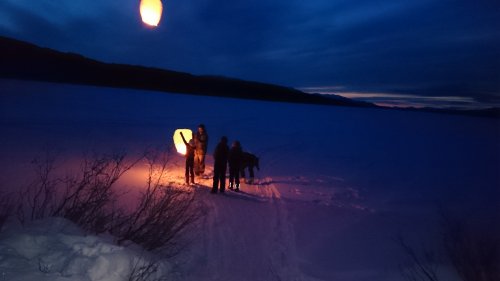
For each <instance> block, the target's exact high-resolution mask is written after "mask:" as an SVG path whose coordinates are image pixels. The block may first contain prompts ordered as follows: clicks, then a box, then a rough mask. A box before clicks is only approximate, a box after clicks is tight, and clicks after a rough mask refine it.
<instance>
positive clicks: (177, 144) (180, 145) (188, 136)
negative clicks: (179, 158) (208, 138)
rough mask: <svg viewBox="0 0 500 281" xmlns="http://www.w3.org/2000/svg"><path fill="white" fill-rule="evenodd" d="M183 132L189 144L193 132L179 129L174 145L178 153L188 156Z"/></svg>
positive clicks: (175, 133) (176, 131)
mask: <svg viewBox="0 0 500 281" xmlns="http://www.w3.org/2000/svg"><path fill="white" fill-rule="evenodd" d="M181 132H182V134H183V135H184V138H185V139H186V141H187V142H189V140H191V139H192V138H193V132H192V131H191V130H189V129H177V130H175V132H174V144H175V149H176V150H177V152H178V153H180V154H182V155H186V145H185V144H184V142H183V141H182V137H181Z"/></svg>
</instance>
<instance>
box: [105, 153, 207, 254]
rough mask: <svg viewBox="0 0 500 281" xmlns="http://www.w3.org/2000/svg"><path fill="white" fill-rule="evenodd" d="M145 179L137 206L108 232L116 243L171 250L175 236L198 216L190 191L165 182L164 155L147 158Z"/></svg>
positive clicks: (175, 243) (174, 244) (199, 213)
mask: <svg viewBox="0 0 500 281" xmlns="http://www.w3.org/2000/svg"><path fill="white" fill-rule="evenodd" d="M147 160H148V168H149V173H148V180H147V186H146V189H145V191H144V192H142V194H141V197H140V199H139V203H138V205H137V207H136V208H135V209H134V210H133V211H132V212H130V213H129V214H128V215H126V216H124V218H123V219H122V221H121V222H120V223H119V224H117V225H115V227H114V229H112V231H111V232H112V234H113V235H115V236H117V237H118V241H117V242H118V243H119V244H123V243H125V242H126V241H132V242H134V243H137V244H139V245H141V246H142V247H144V248H145V249H147V250H165V249H169V250H170V254H175V253H173V252H172V250H174V249H176V248H177V247H178V246H179V244H178V242H179V241H177V240H176V239H175V238H176V237H178V236H180V234H181V233H182V232H183V231H185V230H186V229H187V228H188V227H189V226H190V225H192V224H193V223H194V222H196V221H197V220H198V219H199V217H200V216H201V212H200V211H199V208H197V206H196V198H195V193H194V190H193V189H192V188H191V189H190V188H179V187H174V186H172V185H165V184H163V183H162V179H163V178H164V177H165V175H166V172H167V169H166V167H167V162H168V154H165V153H162V154H158V153H156V154H154V155H150V157H147Z"/></svg>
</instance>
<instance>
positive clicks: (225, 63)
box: [0, 0, 500, 104]
mask: <svg viewBox="0 0 500 281" xmlns="http://www.w3.org/2000/svg"><path fill="white" fill-rule="evenodd" d="M163 3H164V8H165V10H164V17H163V19H162V22H161V23H160V27H159V28H157V29H153V30H152V29H150V28H146V27H145V26H143V25H142V24H141V21H140V16H139V12H138V6H139V1H138V0H120V1H114V0H101V1H86V0H72V1H68V0H38V1H30V0H3V1H2V2H1V3H0V34H1V35H6V36H11V37H15V38H18V39H22V40H27V41H31V42H33V43H36V44H40V45H43V46H46V47H51V48H55V49H59V50H62V51H72V52H77V53H81V54H83V55H86V56H89V57H92V58H96V59H100V60H104V61H108V62H119V63H132V64H141V65H147V66H155V67H162V68H169V69H174V70H179V71H187V72H191V73H196V74H214V75H225V76H231V77H237V78H242V79H249V80H257V81H263V82H271V83H277V84H282V85H287V86H292V87H314V86H324V85H339V86H342V87H346V88H348V89H350V90H351V91H353V92H384V93H385V92H387V93H396V94H405V95H419V96H420V95H421V96H461V97H472V98H474V99H476V100H480V101H481V102H482V103H491V104H498V102H499V99H500V98H499V96H500V47H499V46H500V30H499V29H498V26H500V3H499V2H498V1H492V0H478V1H469V0H453V1H452V0H443V1H430V0H382V1H372V0H355V1H353V0H315V1H302V0H276V1H267V0H255V1H246V0H217V1H215V0H192V1H173V0H171V1H165V0H164V1H163Z"/></svg>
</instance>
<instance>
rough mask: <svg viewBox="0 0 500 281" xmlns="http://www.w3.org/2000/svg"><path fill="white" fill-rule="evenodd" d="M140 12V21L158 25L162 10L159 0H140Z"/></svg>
mask: <svg viewBox="0 0 500 281" xmlns="http://www.w3.org/2000/svg"><path fill="white" fill-rule="evenodd" d="M139 9H140V12H141V18H142V21H143V22H144V23H145V24H147V25H151V26H158V23H159V22H160V19H161V14H162V12H163V5H162V4H161V1H160V0H141V5H140V8H139Z"/></svg>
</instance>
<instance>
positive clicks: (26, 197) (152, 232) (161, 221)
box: [0, 152, 201, 255]
mask: <svg viewBox="0 0 500 281" xmlns="http://www.w3.org/2000/svg"><path fill="white" fill-rule="evenodd" d="M139 161H147V165H148V168H149V171H148V176H147V178H146V187H145V189H144V191H143V192H142V193H141V195H140V197H139V198H138V203H137V205H136V206H135V208H134V207H133V208H124V206H123V204H121V202H119V197H120V195H122V194H119V193H118V192H117V190H118V189H117V188H115V185H116V183H117V181H118V180H119V179H120V178H121V177H122V176H123V175H124V174H125V173H126V172H127V171H129V170H130V169H131V168H133V167H134V166H135V165H136V164H137V163H138V162H139ZM33 164H34V166H35V172H36V180H35V181H34V182H33V183H32V184H30V185H29V186H28V187H27V188H25V189H22V191H21V192H20V193H19V203H18V206H17V207H16V210H17V214H18V219H19V220H20V221H21V222H22V223H24V222H25V221H26V220H37V219H41V218H44V217H48V216H56V217H64V218H66V219H68V220H70V221H72V222H74V223H76V224H77V225H79V226H80V227H82V228H83V229H85V230H87V231H89V232H93V233H96V234H99V233H103V232H109V233H110V234H112V235H114V236H115V237H116V241H117V243H119V244H124V243H126V242H127V241H132V242H134V243H136V244H139V245H141V246H142V247H143V248H144V249H146V250H159V251H160V250H161V251H162V253H168V254H169V255H174V254H175V253H176V252H177V251H178V250H179V249H180V248H181V243H180V239H176V238H178V237H179V236H181V235H182V233H183V231H185V230H186V229H187V228H188V227H189V226H190V225H192V224H193V223H194V222H196V220H197V219H198V218H199V217H200V216H201V212H200V211H199V209H198V208H197V206H196V200H195V192H194V190H193V189H192V188H191V189H190V188H179V187H174V186H172V185H171V184H165V183H163V182H164V179H165V177H166V176H167V164H168V152H149V153H145V154H144V155H142V156H141V157H139V158H138V159H136V160H133V161H130V160H128V159H126V157H125V154H124V153H119V154H111V155H94V156H93V157H90V158H85V159H84V161H83V163H82V165H81V167H80V169H79V171H78V173H76V174H75V175H72V176H66V177H63V178H61V177H57V176H56V175H55V174H56V173H55V158H53V157H48V156H46V157H45V158H41V159H36V160H35V161H33ZM0 203H2V202H1V201H0ZM2 206H3V205H1V204H0V212H1V210H2V208H3V207H2ZM5 208H6V209H11V208H10V207H9V208H7V207H5ZM8 215H9V214H7V213H6V216H8ZM1 219H2V214H1V213H0V223H1V222H2V221H1ZM0 226H1V225H0Z"/></svg>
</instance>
